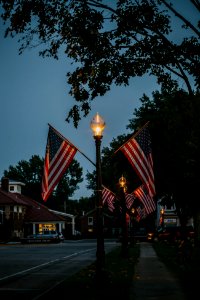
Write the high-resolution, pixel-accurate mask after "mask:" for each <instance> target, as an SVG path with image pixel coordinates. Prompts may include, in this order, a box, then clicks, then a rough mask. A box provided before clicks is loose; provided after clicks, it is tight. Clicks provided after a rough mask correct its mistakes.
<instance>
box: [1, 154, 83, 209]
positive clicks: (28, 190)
mask: <svg viewBox="0 0 200 300" xmlns="http://www.w3.org/2000/svg"><path fill="white" fill-rule="evenodd" d="M43 166H44V160H43V159H41V158H40V157H39V156H38V155H33V156H32V157H31V158H30V160H29V161H25V160H21V161H19V162H18V164H17V165H16V166H9V168H8V170H5V171H4V176H5V177H8V178H9V179H10V180H18V181H21V182H23V183H24V184H25V186H23V187H22V193H23V194H24V195H27V196H29V197H31V198H33V199H34V200H36V201H38V202H42V203H43V204H44V201H43V200H42V197H41V187H42V176H43ZM82 181H83V178H82V168H81V167H80V165H79V163H78V162H77V161H76V160H75V159H73V161H72V162H71V164H70V166H69V167H68V168H67V170H66V172H65V174H64V176H63V177H62V179H61V180H60V182H59V183H58V185H57V187H56V189H55V190H54V191H53V193H52V195H51V196H50V197H49V199H48V200H47V202H46V203H45V204H46V205H47V206H48V207H49V208H53V209H59V208H62V211H64V201H66V200H68V199H69V197H71V196H72V195H73V194H74V192H75V191H76V190H77V189H78V188H79V187H78V184H79V183H80V182H82Z"/></svg>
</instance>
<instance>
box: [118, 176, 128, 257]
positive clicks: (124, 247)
mask: <svg viewBox="0 0 200 300" xmlns="http://www.w3.org/2000/svg"><path fill="white" fill-rule="evenodd" d="M119 186H120V198H121V204H122V251H121V255H122V257H124V258H126V257H128V227H127V220H126V199H125V192H126V190H127V185H126V178H125V177H124V176H123V175H122V177H120V179H119Z"/></svg>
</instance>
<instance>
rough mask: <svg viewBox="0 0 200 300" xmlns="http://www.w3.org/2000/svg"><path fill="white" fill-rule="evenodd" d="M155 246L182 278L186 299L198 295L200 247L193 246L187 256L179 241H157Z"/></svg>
mask: <svg viewBox="0 0 200 300" xmlns="http://www.w3.org/2000/svg"><path fill="white" fill-rule="evenodd" d="M153 247H154V249H155V251H156V253H157V255H158V257H159V258H160V259H161V260H162V261H163V263H164V264H165V265H166V266H167V267H168V268H169V269H170V270H171V271H172V272H173V273H174V274H175V275H176V276H177V277H178V278H179V279H180V282H181V284H182V287H183V290H184V293H185V296H186V299H188V300H189V299H192V296H195V295H198V292H199V286H200V276H199V272H200V249H199V248H196V247H194V246H193V247H192V249H191V256H190V257H189V258H186V257H185V256H184V255H183V253H182V252H180V250H179V249H180V248H179V246H178V244H177V243H167V242H155V243H154V244H153Z"/></svg>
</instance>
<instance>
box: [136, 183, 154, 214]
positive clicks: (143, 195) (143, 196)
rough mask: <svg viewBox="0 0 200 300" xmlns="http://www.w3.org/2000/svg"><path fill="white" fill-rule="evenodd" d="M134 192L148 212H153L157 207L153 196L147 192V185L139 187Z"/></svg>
mask: <svg viewBox="0 0 200 300" xmlns="http://www.w3.org/2000/svg"><path fill="white" fill-rule="evenodd" d="M133 194H134V195H135V196H136V197H137V198H138V199H139V200H140V201H141V202H142V204H143V205H144V208H145V210H146V212H147V214H150V213H152V212H153V211H154V210H155V209H156V205H155V202H154V200H153V198H152V197H151V196H150V195H149V194H148V191H146V192H145V187H144V186H143V185H141V186H140V187H139V188H137V189H136V190H135V191H134V192H133Z"/></svg>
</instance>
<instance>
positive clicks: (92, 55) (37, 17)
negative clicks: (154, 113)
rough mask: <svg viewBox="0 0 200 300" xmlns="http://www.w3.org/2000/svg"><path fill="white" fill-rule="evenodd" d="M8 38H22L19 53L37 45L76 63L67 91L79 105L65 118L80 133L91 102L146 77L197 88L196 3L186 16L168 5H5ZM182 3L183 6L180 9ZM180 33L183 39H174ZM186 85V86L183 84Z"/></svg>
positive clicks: (122, 0) (80, 0)
mask: <svg viewBox="0 0 200 300" xmlns="http://www.w3.org/2000/svg"><path fill="white" fill-rule="evenodd" d="M0 4H1V7H2V14H1V17H2V18H3V20H4V21H5V22H6V23H7V25H8V26H7V29H6V32H5V36H6V37H8V36H11V37H14V36H15V35H17V36H19V43H20V48H19V53H20V54H21V53H22V52H23V51H24V50H25V49H26V48H31V47H36V46H40V48H39V54H40V55H41V56H43V57H46V56H47V57H53V58H55V59H58V58H59V55H60V53H61V51H62V52H64V53H65V54H66V56H67V57H68V58H69V61H70V63H72V65H73V66H72V68H70V70H71V71H69V72H68V73H67V82H68V84H69V85H70V86H71V89H70V91H69V93H70V95H72V96H73V97H74V99H75V101H76V102H77V104H75V105H74V106H73V107H72V108H71V109H70V111H69V112H68V115H67V118H66V121H68V122H69V121H70V120H71V119H72V120H73V122H74V126H75V127H77V126H78V123H79V121H80V119H81V117H82V116H81V114H82V115H83V117H85V116H87V115H88V113H89V111H90V110H91V103H92V100H93V99H95V98H96V97H97V96H103V95H104V94H105V93H106V92H107V91H109V90H110V88H111V86H112V85H113V84H115V85H119V86H120V85H125V86H126V85H128V84H129V80H130V79H131V78H132V77H136V76H143V75H145V74H148V75H150V76H155V77H156V78H157V82H158V84H160V85H161V86H163V87H164V88H167V87H168V88H169V87H170V86H173V85H174V83H175V81H177V80H179V81H180V82H183V83H184V84H185V86H186V88H187V91H188V93H189V94H190V95H192V94H194V92H195V89H196V90H198V89H199V87H200V75H199V74H200V73H199V69H200V60H199V53H200V51H199V49H200V46H199V38H200V25H199V24H200V22H199V20H198V21H196V23H195V19H194V18H193V14H192V12H194V13H199V12H200V4H199V1H192V0H188V10H186V11H185V12H184V15H183V14H182V13H181V10H180V8H181V6H180V7H178V6H177V5H176V4H177V3H174V2H173V4H171V3H170V2H169V1H165V0H140V1H137V0H132V1H131V0H118V1H109V2H108V1H106V0H103V1H102V0H71V1H61V0H60V1H55V0H49V1H44V0H40V1H35V0H32V1H31V0H30V1H20V2H19V1H17V0H13V1H7V0H1V1H0ZM180 5H181V4H180ZM176 32H178V39H177V40H175V38H174V36H175V35H176ZM181 84H182V83H181Z"/></svg>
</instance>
